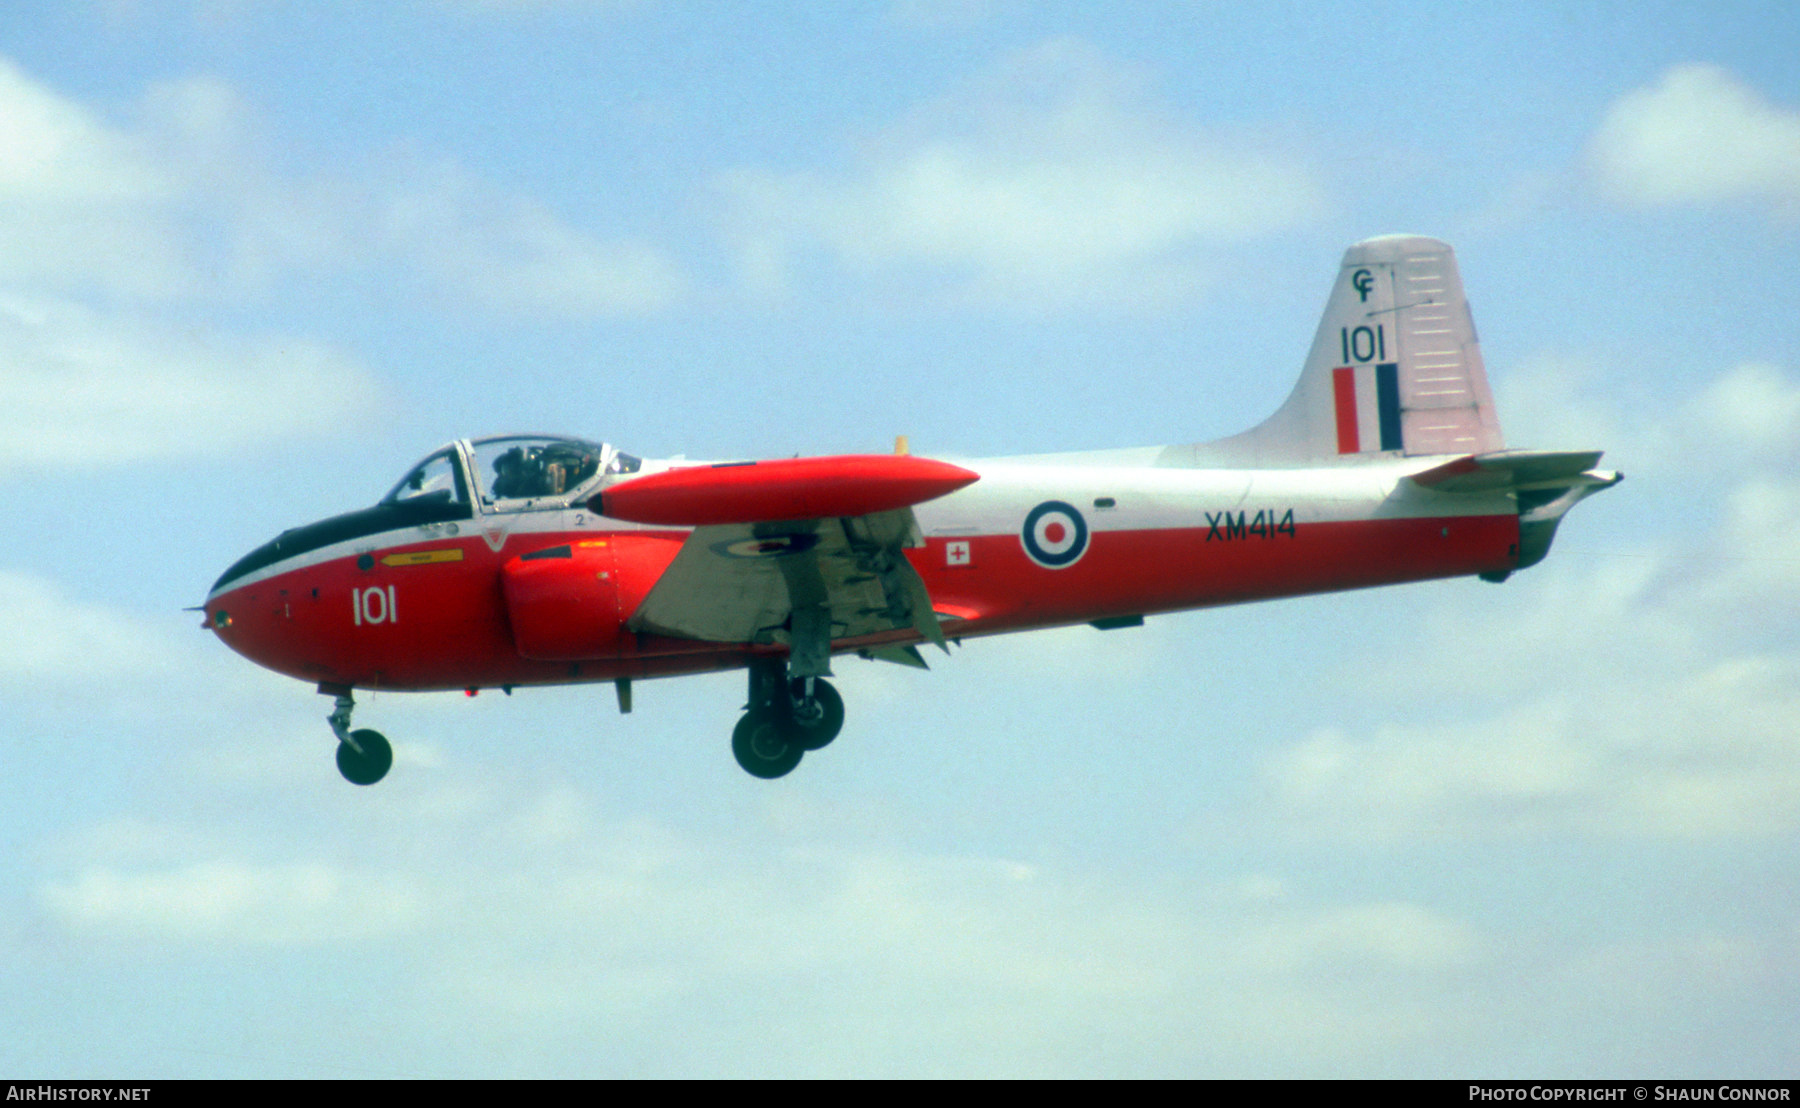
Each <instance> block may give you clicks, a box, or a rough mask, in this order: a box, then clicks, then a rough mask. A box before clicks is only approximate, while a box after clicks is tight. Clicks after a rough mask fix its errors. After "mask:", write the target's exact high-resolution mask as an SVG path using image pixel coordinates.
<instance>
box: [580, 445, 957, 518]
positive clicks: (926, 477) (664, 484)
mask: <svg viewBox="0 0 1800 1108" xmlns="http://www.w3.org/2000/svg"><path fill="white" fill-rule="evenodd" d="M978 476H979V475H978V474H976V473H974V472H972V471H970V470H966V469H964V468H962V467H961V466H955V465H951V464H950V463H949V462H939V461H933V460H932V459H930V458H915V457H913V456H911V455H907V454H842V455H836V456H832V457H823V458H782V459H777V460H774V461H764V462H724V463H721V464H718V465H703V466H686V467H683V468H680V469H671V470H665V471H664V472H662V473H652V474H648V475H646V476H644V477H638V478H634V479H632V480H630V481H625V482H622V483H620V484H617V485H614V486H613V487H612V488H610V489H607V490H606V491H605V492H602V493H600V494H599V495H597V496H595V497H594V498H593V499H592V500H590V501H589V502H588V506H589V507H590V508H592V509H593V510H594V511H595V512H596V513H598V514H600V515H604V516H609V517H611V518H613V519H623V520H629V521H631V522H633V523H653V524H662V525H667V526H676V527H701V526H707V525H711V524H724V523H769V522H775V521H779V520H793V519H822V518H826V517H831V516H861V515H868V514H869V513H871V512H886V511H892V510H893V509H896V508H907V507H911V506H912V505H914V504H921V503H923V502H925V501H927V500H934V499H936V498H937V497H940V496H943V495H945V494H947V493H952V492H955V491H956V490H957V489H960V488H962V487H963V486H965V485H969V484H973V483H974V482H975V481H976V480H977V479H978Z"/></svg>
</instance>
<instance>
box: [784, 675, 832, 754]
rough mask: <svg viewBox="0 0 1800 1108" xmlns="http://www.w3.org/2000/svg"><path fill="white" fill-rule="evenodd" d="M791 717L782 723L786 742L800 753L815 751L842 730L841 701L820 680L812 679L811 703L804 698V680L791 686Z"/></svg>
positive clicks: (798, 680)
mask: <svg viewBox="0 0 1800 1108" xmlns="http://www.w3.org/2000/svg"><path fill="white" fill-rule="evenodd" d="M791 687H792V689H793V702H794V710H793V714H792V715H791V716H790V717H789V718H788V720H787V721H786V731H787V737H788V741H789V742H792V743H796V744H798V745H799V747H800V749H802V750H818V749H820V748H821V747H823V746H824V745H825V744H826V743H828V742H830V741H831V740H832V739H835V738H837V736H838V732H839V731H842V730H843V729H844V698H843V697H841V696H839V695H838V691H837V690H836V689H834V688H832V687H831V683H830V682H829V681H826V680H825V679H824V678H823V677H815V678H813V694H812V698H811V700H810V701H809V700H807V699H806V698H805V697H804V695H803V694H804V693H805V690H806V680H805V678H796V679H795V680H794V682H793V684H792V686H791Z"/></svg>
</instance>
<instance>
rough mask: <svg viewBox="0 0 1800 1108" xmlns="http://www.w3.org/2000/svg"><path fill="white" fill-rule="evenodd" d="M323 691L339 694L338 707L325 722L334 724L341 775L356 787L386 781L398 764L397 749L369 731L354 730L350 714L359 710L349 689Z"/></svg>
mask: <svg viewBox="0 0 1800 1108" xmlns="http://www.w3.org/2000/svg"><path fill="white" fill-rule="evenodd" d="M320 691H321V692H337V706H336V707H334V708H333V709H332V711H331V714H330V715H328V716H326V717H325V722H327V723H329V724H331V733H332V734H334V735H336V736H337V739H338V748H337V765H338V772H339V773H341V774H343V775H344V780H346V781H348V782H350V783H351V784H352V785H373V784H374V783H375V782H377V781H379V780H381V779H382V778H383V777H386V776H387V771H388V768H389V767H390V766H392V765H393V764H394V748H393V747H392V746H390V745H388V741H387V737H386V736H384V735H383V734H382V733H381V732H379V731H370V730H368V729H366V728H365V729H363V730H361V731H352V730H350V713H351V712H353V711H355V710H356V701H355V700H353V699H351V696H350V690H349V689H343V690H341V691H340V690H330V689H321V690H320Z"/></svg>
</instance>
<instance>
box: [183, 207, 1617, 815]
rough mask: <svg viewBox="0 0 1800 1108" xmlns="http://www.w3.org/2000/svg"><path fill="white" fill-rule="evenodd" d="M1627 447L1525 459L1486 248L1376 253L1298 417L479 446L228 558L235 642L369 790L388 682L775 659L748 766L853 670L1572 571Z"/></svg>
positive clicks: (831, 700) (1367, 246) (812, 732)
mask: <svg viewBox="0 0 1800 1108" xmlns="http://www.w3.org/2000/svg"><path fill="white" fill-rule="evenodd" d="M1598 459H1599V452H1597V451H1584V452H1541V451H1519V450H1506V449H1504V447H1503V444H1502V442H1501V437H1500V431H1499V424H1498V420H1497V419H1496V417H1495V415H1494V411H1493V401H1492V398H1491V396H1490V394H1489V391H1488V386H1487V381H1486V375H1485V372H1484V370H1483V368H1482V363H1481V359H1480V352H1479V347H1478V346H1477V344H1476V339H1475V333H1474V326H1473V323H1472V321H1471V319H1470V316H1469V313H1468V309H1467V304H1466V301H1465V300H1464V299H1463V295H1462V288H1461V281H1460V278H1459V276H1458V274H1457V272H1456V267H1455V259H1454V255H1453V254H1452V252H1451V251H1450V248H1449V247H1448V246H1446V245H1444V244H1443V243H1441V242H1437V241H1436V240H1433V239H1427V238H1422V237H1417V236H1388V237H1384V238H1379V239H1371V240H1368V241H1367V242H1364V243H1359V244H1358V245H1356V246H1354V247H1352V248H1351V249H1350V250H1349V252H1348V253H1347V254H1346V256H1345V259H1344V263H1343V266H1342V269H1341V272H1340V274H1339V277H1338V280H1337V282H1336V284H1335V285H1334V288H1333V292H1332V295H1331V299H1330V301H1329V302H1328V305H1327V309H1326V314H1325V318H1324V320H1323V322H1322V323H1321V325H1320V329H1319V333H1318V336H1317V337H1316V339H1315V341H1314V343H1313V348H1312V352H1311V356H1310V357H1309V358H1308V361H1307V363H1306V366H1305V369H1304V370H1303V372H1302V374H1301V378H1300V382H1299V384H1298V385H1297V386H1296V388H1295V389H1294V392H1293V394H1292V395H1291V396H1290V398H1289V399H1288V401H1287V403H1286V404H1284V405H1283V406H1282V408H1281V409H1280V410H1279V411H1278V412H1277V413H1276V414H1275V415H1274V416H1273V417H1271V418H1270V419H1269V420H1268V421H1266V422H1265V423H1263V424H1262V425H1261V426H1259V427H1257V428H1255V429H1253V430H1251V431H1248V432H1246V433H1244V434H1242V435H1238V436H1235V437H1233V438H1230V439H1225V440H1222V441H1220V442H1215V443H1206V444H1195V445H1183V446H1173V447H1151V448H1144V449H1135V450H1118V451H1104V452H1096V453H1084V454H1058V455H1046V456H1041V457H1029V458H1005V459H993V460H972V461H963V460H958V461H955V462H946V461H937V460H931V459H925V458H916V457H911V456H909V455H906V454H894V455H856V456H846V457H833V458H800V459H786V460H780V461H765V462H727V463H690V462H686V461H681V460H676V461H665V462H654V461H644V460H642V459H639V458H636V457H633V456H631V455H628V454H625V453H623V452H621V451H618V450H616V449H615V448H613V447H611V446H609V445H605V444H600V443H590V442H586V441H583V440H579V439H570V438H556V437H548V436H509V437H500V438H492V439H480V440H473V441H469V440H464V441H458V442H455V443H451V444H449V445H448V446H445V447H443V448H441V449H440V450H438V451H437V452H435V453H433V454H432V455H431V456H430V457H428V458H427V459H426V460H425V461H423V462H421V463H420V464H419V465H418V466H416V467H414V469H413V470H412V471H410V472H409V473H408V474H407V476H406V477H405V478H403V479H402V480H401V482H400V484H399V485H398V486H396V488H395V489H394V490H393V491H392V492H391V493H389V494H388V496H387V497H385V498H384V499H383V500H382V501H381V502H380V503H379V504H377V505H376V506H375V507H373V508H369V509H364V510H362V511H359V512H353V513H350V514H348V515H345V516H338V517H334V518H332V519H328V520H324V521H321V522H319V523H315V524H311V525H309V526H306V527H301V528H296V529H294V530H291V531H288V532H284V533H283V534H282V535H281V536H280V537H278V538H276V539H275V540H273V541H272V542H270V543H267V544H265V545H264V546H262V547H260V548H258V549H257V550H255V551H253V552H251V553H250V554H249V555H247V556H246V557H245V558H243V559H241V560H240V561H239V562H238V563H237V564H236V565H234V566H233V567H231V569H229V570H227V571H226V573H225V574H224V576H222V577H221V578H220V579H219V581H218V583H217V584H216V585H215V586H214V587H213V590H212V593H211V595H210V596H209V597H208V598H207V601H206V604H205V611H206V625H207V626H208V627H210V628H212V629H213V630H214V631H215V632H216V633H217V634H218V635H219V636H220V637H221V638H223V639H224V640H225V641H226V642H227V643H228V644H229V645H230V646H231V647H232V648H233V649H234V650H237V651H238V652H239V653H241V654H244V655H245V656H246V657H249V658H251V659H252V660H254V661H256V662H258V663H260V664H262V665H264V666H267V667H269V668H270V669H274V670H277V671H279V672H282V673H286V674H289V675H291V676H294V677H297V678H301V679H303V680H306V681H311V682H315V683H316V684H317V685H318V687H319V690H320V691H321V692H325V693H329V694H333V695H336V696H337V698H338V700H337V709H336V711H334V712H333V713H332V716H331V723H332V727H333V730H334V732H335V733H336V735H337V737H338V739H339V748H338V763H339V767H340V769H341V770H342V771H343V772H344V775H345V776H346V777H348V778H349V779H351V780H352V781H356V782H358V783H365V784H366V783H370V782H372V781H374V780H377V779H379V778H380V777H381V776H382V774H383V773H385V772H386V770H387V768H388V765H389V763H390V761H391V752H390V750H389V748H388V745H387V743H386V740H385V739H383V738H382V737H381V736H380V735H379V734H377V733H376V732H373V731H366V730H365V731H351V730H350V726H349V724H350V714H351V707H352V700H351V691H352V690H353V689H356V688H364V689H375V688H379V689H390V690H443V689H479V688H495V687H501V688H506V689H508V690H510V689H511V688H513V687H516V686H526V685H540V684H565V683H570V682H587V681H612V682H616V683H617V684H618V689H619V698H620V705H621V708H623V709H626V710H629V707H630V688H631V685H630V682H631V681H632V680H634V679H641V678H652V677H665V676H673V675H677V674H684V673H697V672H705V671H711V670H719V669H730V668H740V667H742V668H746V669H748V671H749V676H750V707H749V710H748V711H747V712H746V713H745V715H744V717H743V718H742V720H740V722H739V724H738V726H737V729H736V732H735V733H734V736H733V750H734V752H735V753H736V755H737V757H738V760H739V762H740V763H741V764H743V766H744V768H745V769H747V770H749V771H750V772H751V773H754V774H757V775H758V776H764V777H775V776H780V775H782V774H784V773H786V772H788V771H789V770H791V769H792V768H793V767H794V766H795V765H796V764H797V763H798V762H799V760H800V758H801V756H802V755H803V754H804V753H805V752H806V751H808V750H815V749H818V748H819V747H821V746H823V745H824V744H825V743H827V742H829V741H831V739H832V738H833V737H835V735H836V734H837V732H838V729H839V727H840V726H841V725H842V722H843V704H842V700H841V699H840V698H839V697H838V696H837V694H836V692H835V691H834V690H833V689H832V688H831V686H830V685H829V684H828V683H827V682H825V681H824V680H823V678H824V677H825V676H827V675H828V674H829V673H830V672H831V659H832V657H833V655H841V654H846V653H858V654H861V655H863V656H865V657H870V658H877V659H881V660H886V661H893V662H900V663H903V664H910V665H916V666H923V664H924V663H923V661H922V658H921V656H920V654H919V652H918V649H917V647H918V645H919V644H922V643H937V644H939V645H942V644H943V643H944V642H945V641H946V640H948V639H960V638H963V637H968V636H975V635H987V634H997V633H1001V632H1007V631H1022V630H1030V629H1034V628H1044V627H1054V626H1060V625H1068V624H1075V623H1092V624H1094V625H1095V626H1097V627H1101V628H1112V627H1123V626H1130V625H1134V624H1137V623H1140V622H1142V619H1143V617H1145V616H1147V615H1153V614H1156V613H1160V612H1170V611H1178V610H1182V609H1188V608H1198V607H1206V606H1211V605H1221V604H1234V603H1242V602H1246V601H1253V600H1265V599H1271V598H1275V597H1282V596H1295V595H1302V594H1307V593H1318V592H1328V591H1334V590H1339V589H1352V588H1362V587H1367V586H1372V585H1387V584H1396V583H1400V582H1405V581H1418V580H1426V579H1431V578H1441V577H1455V576H1464V575H1479V576H1482V577H1484V578H1487V579H1489V580H1501V579H1504V578H1505V577H1506V576H1507V575H1508V574H1509V573H1511V572H1513V571H1514V570H1516V569H1519V568H1523V567H1525V566H1529V565H1532V564H1534V563H1535V562H1537V561H1538V560H1540V559H1541V558H1542V557H1543V556H1544V554H1545V552H1546V551H1547V550H1548V548H1549V545H1550V541H1551V538H1552V536H1553V535H1554V532H1555V529H1556V526H1557V524H1558V523H1559V522H1560V520H1561V518H1562V516H1563V514H1564V513H1566V512H1567V511H1568V509H1569V508H1570V507H1572V506H1573V505H1574V504H1575V503H1576V502H1578V501H1579V500H1581V499H1582V498H1584V497H1585V496H1587V495H1589V494H1591V493H1592V492H1594V491H1597V490H1598V489H1601V488H1605V487H1608V486H1610V485H1612V484H1614V483H1616V482H1617V481H1618V479H1619V478H1618V475H1616V474H1613V473H1606V472H1601V471H1598V470H1596V469H1594V468H1593V467H1594V466H1595V464H1596V463H1597V462H1598Z"/></svg>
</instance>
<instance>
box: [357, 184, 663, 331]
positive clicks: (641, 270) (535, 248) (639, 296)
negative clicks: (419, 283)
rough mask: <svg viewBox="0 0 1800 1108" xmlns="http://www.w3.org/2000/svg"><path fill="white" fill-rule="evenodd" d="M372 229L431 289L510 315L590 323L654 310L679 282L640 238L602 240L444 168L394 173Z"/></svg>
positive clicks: (544, 210) (381, 196) (541, 208)
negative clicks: (597, 318) (592, 319)
mask: <svg viewBox="0 0 1800 1108" xmlns="http://www.w3.org/2000/svg"><path fill="white" fill-rule="evenodd" d="M377 204H378V207H379V211H378V212H377V213H375V215H374V219H373V223H374V227H373V229H374V230H375V231H376V233H377V234H378V236H379V240H380V241H381V242H382V243H383V244H384V245H385V247H386V248H387V250H388V251H390V252H391V253H392V254H393V255H394V256H396V257H406V258H409V259H412V260H414V261H415V262H416V263H417V265H418V266H419V268H420V270H421V271H422V272H423V273H424V274H425V275H426V276H427V277H428V278H429V279H430V280H431V282H432V283H433V284H435V285H436V286H437V287H438V288H439V289H441V290H443V291H445V292H448V293H451V294H453V295H456V296H458V297H460V298H462V299H465V300H467V301H469V302H471V303H477V304H483V305H485V306H486V307H488V308H490V309H492V310H495V311H499V312H503V313H506V314H512V315H523V316H534V317H535V316H549V317H553V318H578V319H579V318H590V317H595V316H606V315H620V314H624V315H630V314H639V313H646V312H653V311H657V310H659V309H661V308H665V307H667V306H668V305H669V304H671V303H673V302H674V301H675V300H676V299H677V298H678V297H679V296H680V295H681V294H682V292H683V291H684V287H685V279H684V278H683V276H682V274H681V272H680V270H679V269H678V268H677V267H676V265H675V264H674V263H673V262H672V261H671V260H670V259H669V258H668V256H667V255H665V254H664V253H663V252H662V251H660V250H658V249H656V248H655V247H654V246H652V245H650V244H649V243H644V242H614V243H602V242H599V241H598V240H596V239H594V238H593V237H592V236H589V235H587V234H584V233H582V232H581V231H578V230H577V229H575V228H574V227H571V226H570V225H569V224H567V223H566V222H564V221H562V220H561V219H559V218H557V217H556V215H555V214H554V213H552V212H551V211H550V210H549V209H547V208H545V207H544V206H543V205H542V204H538V203H536V202H533V201H530V200H525V199H519V198H508V197H505V196H502V195H500V194H498V193H496V192H495V191H494V190H492V189H490V188H486V187H484V186H482V185H481V183H480V182H478V181H476V180H474V179H473V178H472V177H470V176H469V175H468V174H466V173H464V172H462V171H460V170H457V169H456V168H455V167H453V166H446V165H440V166H436V167H432V168H429V169H427V168H423V167H403V168H402V170H401V172H400V173H399V174H397V175H396V179H395V180H394V181H393V182H392V184H391V185H389V186H388V187H387V188H386V189H385V190H384V191H382V192H381V193H380V194H379V196H378V197H377Z"/></svg>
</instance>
